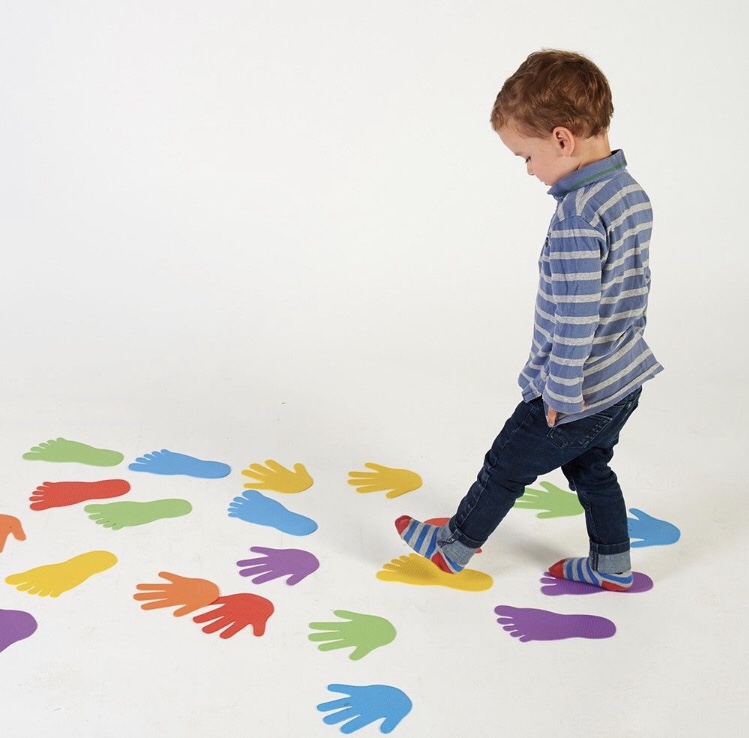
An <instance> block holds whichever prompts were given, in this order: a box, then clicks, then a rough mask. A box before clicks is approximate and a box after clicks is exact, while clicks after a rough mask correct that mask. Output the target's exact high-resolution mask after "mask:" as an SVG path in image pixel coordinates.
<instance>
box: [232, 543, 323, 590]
mask: <svg viewBox="0 0 749 738" xmlns="http://www.w3.org/2000/svg"><path fill="white" fill-rule="evenodd" d="M250 551H252V552H253V553H258V554H262V555H261V556H258V557H257V558H254V559H243V560H242V561H237V566H238V567H239V568H240V572H239V574H240V576H243V577H252V582H253V584H265V582H270V581H271V580H273V579H280V578H282V577H287V579H286V584H288V585H291V586H293V585H295V584H299V582H301V581H302V580H303V579H305V578H306V577H308V576H309V575H310V574H313V573H314V572H316V571H317V570H318V569H319V568H320V562H319V561H318V560H317V557H316V556H315V555H314V554H311V553H310V552H309V551H303V550H301V549H299V548H265V547H263V546H252V548H250Z"/></svg>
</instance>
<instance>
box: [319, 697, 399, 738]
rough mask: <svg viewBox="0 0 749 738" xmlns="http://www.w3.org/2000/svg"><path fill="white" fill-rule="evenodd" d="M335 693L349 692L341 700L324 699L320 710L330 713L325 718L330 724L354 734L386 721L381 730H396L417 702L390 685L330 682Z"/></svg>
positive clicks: (382, 731)
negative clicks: (368, 726) (327, 700)
mask: <svg viewBox="0 0 749 738" xmlns="http://www.w3.org/2000/svg"><path fill="white" fill-rule="evenodd" d="M328 689H329V690H330V691H331V692H338V693H340V694H345V695H346V697H343V698H341V699H336V700H331V701H330V702H323V703H321V704H319V705H318V706H317V709H318V710H319V711H320V712H329V713H330V715H326V716H325V717H324V718H323V722H324V723H325V724H326V725H337V724H338V723H344V725H342V726H341V733H345V734H347V735H348V734H350V733H354V732H356V731H357V730H361V729H362V728H364V727H366V726H367V725H370V724H371V723H374V722H377V721H378V720H382V724H381V725H380V732H381V733H392V732H393V730H395V729H396V728H397V727H398V725H399V724H400V722H401V721H402V720H403V718H404V717H406V715H408V713H409V712H411V708H412V707H413V703H412V702H411V700H410V699H409V698H408V696H407V695H406V694H405V692H402V691H401V690H400V689H398V688H397V687H391V686H388V685H386V684H370V685H367V686H363V687H356V686H353V685H350V684H329V685H328Z"/></svg>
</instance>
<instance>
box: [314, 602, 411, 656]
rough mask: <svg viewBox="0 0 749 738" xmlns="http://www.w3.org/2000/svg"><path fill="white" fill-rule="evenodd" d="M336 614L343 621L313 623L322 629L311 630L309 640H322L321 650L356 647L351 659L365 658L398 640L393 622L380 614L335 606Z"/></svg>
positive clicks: (319, 641) (315, 626)
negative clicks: (368, 613) (339, 608)
mask: <svg viewBox="0 0 749 738" xmlns="http://www.w3.org/2000/svg"><path fill="white" fill-rule="evenodd" d="M333 614H334V615H335V616H336V617H337V618H343V620H342V621H338V622H332V623H310V624H309V627H310V628H311V629H312V630H319V631H322V632H321V633H312V634H310V635H309V636H308V638H309V640H311V641H313V642H317V643H320V645H319V646H318V649H319V650H320V651H334V650H336V649H339V648H353V649H354V650H353V652H352V653H351V654H349V658H350V659H351V660H352V661H358V660H359V659H363V658H364V657H365V656H366V655H367V654H369V653H371V652H372V651H374V650H375V648H380V647H381V646H387V645H388V644H389V643H392V642H393V641H394V640H395V636H396V632H395V628H394V627H393V624H392V623H391V622H390V621H389V620H385V618H381V617H378V616H377V615H364V614H362V613H358V612H349V611H348V610H334V611H333Z"/></svg>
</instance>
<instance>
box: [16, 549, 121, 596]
mask: <svg viewBox="0 0 749 738" xmlns="http://www.w3.org/2000/svg"><path fill="white" fill-rule="evenodd" d="M116 563H117V557H116V556H115V555H114V554H113V553H110V552H109V551H89V552H88V553H84V554H80V555H79V556H74V557H73V558H72V559H68V560H67V561H61V562H60V563H58V564H47V565H45V566H37V567H36V568H34V569H29V570H28V571H24V572H21V573H19V574H11V575H10V576H8V577H5V581H6V582H7V583H8V584H10V585H11V586H13V587H15V588H16V589H17V590H19V591H20V592H26V593H28V594H30V595H39V597H58V596H59V595H61V594H62V593H63V592H67V591H68V590H70V589H73V588H75V587H77V586H78V585H79V584H82V583H83V582H85V581H86V580H87V579H88V578H89V577H92V576H94V574H100V573H101V572H103V571H106V570H107V569H111V568H112V567H113V566H114V565H115V564H116Z"/></svg>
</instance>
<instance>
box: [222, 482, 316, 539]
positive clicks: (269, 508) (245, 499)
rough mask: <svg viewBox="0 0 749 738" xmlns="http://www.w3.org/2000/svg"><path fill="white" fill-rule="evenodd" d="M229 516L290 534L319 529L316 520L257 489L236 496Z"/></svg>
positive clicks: (230, 506)
mask: <svg viewBox="0 0 749 738" xmlns="http://www.w3.org/2000/svg"><path fill="white" fill-rule="evenodd" d="M229 517H230V518H239V519H240V520H244V521H245V522H246V523H255V524H257V525H266V526H268V527H269V528H275V529H276V530H280V531H281V533H288V534H289V535H290V536H308V535H310V533H314V532H315V531H316V530H317V523H316V522H315V521H314V520H312V519H311V518H307V517H305V516H304V515H299V514H298V513H295V512H292V511H291V510H289V509H288V508H287V507H284V506H283V505H282V504H281V503H280V502H278V501H277V500H272V499H270V497H266V496H265V495H264V494H262V493H261V492H258V491H257V490H256V489H249V490H247V491H246V492H242V496H241V497H235V498H234V499H233V500H232V501H231V503H229Z"/></svg>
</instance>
